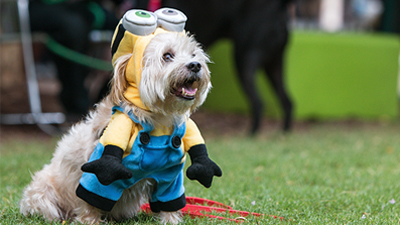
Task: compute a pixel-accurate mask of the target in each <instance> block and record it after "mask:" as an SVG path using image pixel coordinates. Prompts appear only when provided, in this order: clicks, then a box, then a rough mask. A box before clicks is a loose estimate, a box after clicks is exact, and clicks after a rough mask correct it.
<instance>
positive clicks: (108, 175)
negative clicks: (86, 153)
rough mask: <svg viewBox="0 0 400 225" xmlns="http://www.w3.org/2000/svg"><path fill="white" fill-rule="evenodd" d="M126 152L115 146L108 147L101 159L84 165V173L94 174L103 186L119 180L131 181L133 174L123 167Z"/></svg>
mask: <svg viewBox="0 0 400 225" xmlns="http://www.w3.org/2000/svg"><path fill="white" fill-rule="evenodd" d="M123 155H124V150H122V149H121V148H120V147H118V146H115V145H106V147H105V148H104V152H103V155H102V156H101V158H100V159H97V160H95V161H92V162H88V163H85V164H83V166H82V167H81V169H82V171H84V172H88V173H94V174H95V175H96V177H97V179H99V181H100V183H101V184H103V185H109V184H111V183H112V182H114V181H116V180H119V179H129V178H131V177H132V172H131V171H130V170H128V169H127V168H126V167H125V166H124V165H122V156H123Z"/></svg>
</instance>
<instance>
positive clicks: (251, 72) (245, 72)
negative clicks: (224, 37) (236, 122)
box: [235, 49, 263, 135]
mask: <svg viewBox="0 0 400 225" xmlns="http://www.w3.org/2000/svg"><path fill="white" fill-rule="evenodd" d="M261 56H262V55H261V52H260V51H258V50H247V51H245V52H244V51H240V50H238V49H235V64H236V68H237V70H238V75H239V79H240V84H241V85H242V88H243V90H244V92H245V94H246V96H247V99H248V101H249V102H250V106H251V110H252V116H253V121H252V126H251V130H250V132H251V134H252V135H254V134H255V133H256V132H257V131H258V130H259V129H260V123H261V118H262V111H263V104H262V102H261V98H260V95H259V93H258V91H257V86H256V84H255V76H256V70H257V69H258V66H259V62H260V60H261Z"/></svg>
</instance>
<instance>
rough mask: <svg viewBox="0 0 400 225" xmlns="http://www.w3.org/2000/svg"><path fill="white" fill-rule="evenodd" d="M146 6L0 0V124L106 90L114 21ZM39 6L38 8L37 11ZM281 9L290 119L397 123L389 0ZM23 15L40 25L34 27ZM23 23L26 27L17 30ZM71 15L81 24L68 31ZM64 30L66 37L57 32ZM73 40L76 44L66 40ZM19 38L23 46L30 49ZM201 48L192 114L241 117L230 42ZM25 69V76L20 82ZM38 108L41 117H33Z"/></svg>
mask: <svg viewBox="0 0 400 225" xmlns="http://www.w3.org/2000/svg"><path fill="white" fill-rule="evenodd" d="M266 1H267V0H266ZM150 2H152V3H154V4H156V5H157V4H161V3H160V1H150ZM55 5H58V7H55ZM33 6H36V8H33ZM49 6H51V7H49ZM146 6H147V7H150V5H149V1H135V0H121V1H107V0H103V1H71V2H70V0H66V1H62V0H61V1H57V0H53V1H51V0H43V1H42V0H34V1H24V0H20V1H17V0H2V1H1V8H0V10H1V11H0V16H1V26H0V40H1V43H0V44H1V61H0V67H1V68H0V69H1V70H0V72H1V74H0V76H1V77H0V78H1V80H0V81H1V82H0V91H1V93H0V94H1V96H0V107H1V108H0V111H1V117H2V118H1V121H2V124H3V125H5V124H35V123H41V124H63V123H65V122H68V121H71V122H73V121H77V120H79V118H80V117H81V115H83V114H85V112H86V111H87V110H88V109H90V108H91V106H92V105H93V104H94V103H95V102H97V101H98V100H99V99H100V98H101V97H102V96H104V93H106V91H107V87H106V85H105V84H106V83H107V82H108V80H109V78H110V76H111V65H110V63H109V62H110V47H109V46H110V42H111V38H112V33H113V29H114V27H115V26H116V23H117V22H118V20H119V19H120V18H121V16H122V15H123V13H124V12H125V11H126V10H128V9H130V8H138V7H139V8H146ZM24 7H25V8H24ZM46 7H48V10H49V11H48V12H46V11H41V10H44V9H46ZM35 10H36V11H35ZM57 10H60V11H57ZM65 11H67V12H70V11H73V12H74V15H75V14H77V13H79V15H80V16H78V19H76V20H73V19H68V18H71V17H69V15H70V14H68V13H65V15H64V14H63V13H64V12H65ZM49 12H53V14H54V15H52V14H48V13H49ZM28 13H30V16H28V17H27V14H28ZM287 13H288V16H289V22H288V27H289V31H290V37H289V42H288V45H287V48H286V55H285V63H284V68H285V86H286V87H287V89H288V92H289V93H290V95H291V97H292V101H293V103H294V105H295V107H294V111H293V117H294V121H309V120H313V121H314V120H316V121H324V120H348V119H356V120H368V121H377V120H378V121H381V120H385V121H394V120H398V118H399V104H398V103H399V86H400V83H399V79H398V77H399V50H400V39H399V34H400V2H399V1H398V0H293V1H290V2H289V4H288V5H287ZM24 15H25V18H24ZM35 15H47V16H48V17H49V18H53V19H49V18H46V17H41V18H35V17H34V16H35ZM26 17H27V18H26ZM64 17H65V18H64ZM56 18H60V19H56ZM61 18H64V19H61ZM32 19H33V20H35V21H40V22H39V24H41V25H43V24H50V25H49V26H38V25H35V23H34V22H33V21H32ZM40 19H41V20H40ZM189 19H190V17H189ZM65 20H67V21H68V22H65ZM24 21H25V22H27V23H28V25H30V27H28V29H26V30H25V31H24ZM73 21H75V22H73ZM79 21H84V22H82V24H85V27H83V28H82V27H81V28H79V27H76V26H75V25H77V24H80V22H79ZM61 24H64V25H61ZM71 24H72V25H71ZM62 26H66V27H69V28H70V29H67V30H65V29H60V27H62ZM25 28H26V27H25ZM60 30H62V31H60ZM63 32H64V33H63ZM66 34H75V36H74V35H73V36H74V37H71V38H67V36H68V37H69V35H66ZM76 34H80V35H76ZM76 40H81V42H78V43H81V44H80V45H83V46H77V45H74V44H71V43H74V41H76ZM24 43H25V44H27V45H29V46H33V48H32V51H31V52H30V51H29V47H26V45H25V47H24V45H23V44H24ZM78 45H79V44H78ZM27 49H28V50H27ZM207 52H208V53H209V54H210V56H211V60H212V61H213V62H214V63H213V64H210V70H211V72H212V82H213V86H214V88H213V89H212V91H211V93H210V95H209V97H208V99H207V101H206V103H205V104H204V106H203V107H202V109H201V112H208V113H217V114H221V115H244V116H248V115H249V105H248V103H247V100H246V98H245V96H244V93H243V91H242V90H241V88H240V86H239V84H238V81H237V78H236V75H235V74H236V71H235V67H234V64H233V62H234V60H233V48H232V42H231V41H230V40H227V39H221V40H219V41H218V42H216V43H214V44H212V45H211V46H209V48H208V49H207ZM27 55H32V56H33V58H32V59H29V57H27ZM66 64H67V65H69V66H66ZM76 65H78V66H77V68H75V69H73V67H75V66H76ZM65 71H69V72H68V73H67V75H63V72H64V74H65ZM71 71H79V72H71ZM71 73H72V74H81V75H79V76H73V75H71ZM262 73H263V72H262V71H259V72H258V73H257V85H258V86H257V88H258V90H259V91H260V92H261V93H262V98H263V102H264V103H265V105H266V107H265V108H266V110H265V117H266V118H268V119H269V120H271V121H275V120H278V121H279V120H281V115H282V109H281V107H280V105H279V103H278V101H277V98H276V95H275V93H274V92H273V91H272V90H271V89H272V88H271V85H270V84H269V81H268V80H266V79H265V76H263V75H262ZM27 74H33V76H28V78H27V76H26V75H27ZM68 74H70V75H68ZM36 82H37V83H36ZM36 87H37V88H36ZM39 96H40V98H37V97H39ZM71 96H75V97H71ZM70 97H71V98H72V100H71V99H70ZM38 99H39V100H38ZM77 99H78V100H77ZM82 99H83V100H82ZM38 105H39V107H37V106H38ZM76 105H80V106H79V107H76ZM42 112H44V114H43V116H37V113H42ZM207 115H208V114H207ZM200 117H201V116H200ZM203 117H207V116H203ZM203 117H201V118H203ZM201 118H200V119H201ZM50 132H51V131H50Z"/></svg>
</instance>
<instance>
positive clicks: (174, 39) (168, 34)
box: [111, 9, 211, 115]
mask: <svg viewBox="0 0 400 225" xmlns="http://www.w3.org/2000/svg"><path fill="white" fill-rule="evenodd" d="M138 15H139V16H140V15H142V16H143V17H146V18H152V17H154V19H155V20H154V21H153V22H155V24H156V25H155V26H156V27H154V28H153V29H154V30H152V29H150V28H149V26H148V25H146V26H145V27H144V28H143V29H142V27H138V26H137V23H138V22H137V21H133V20H134V19H137V18H135V17H137V16H138ZM171 15H172V16H175V18H172V19H171V18H170V16H171ZM132 17H133V18H132ZM165 17H166V18H165ZM176 17H178V18H176ZM139 19H142V18H139ZM168 19H169V20H168ZM132 21H133V22H132ZM171 21H172V22H171ZM182 21H183V25H182ZM185 21H186V17H185V16H184V15H183V14H182V13H181V12H179V11H177V10H173V9H161V10H158V11H156V12H155V14H152V13H150V12H147V11H143V10H132V11H128V12H127V13H126V14H125V16H124V18H123V19H122V22H121V23H120V25H119V26H118V28H117V30H116V32H115V34H114V40H113V46H112V51H113V63H114V66H115V70H114V77H113V85H112V92H111V94H112V98H113V99H114V103H115V104H120V103H122V102H124V101H125V102H126V103H128V104H132V105H134V106H137V107H139V108H141V109H144V110H147V111H151V112H155V113H162V114H164V115H170V114H186V113H191V112H193V111H194V110H195V109H196V108H197V107H199V106H200V105H201V104H203V102H204V100H205V99H206V97H207V94H208V92H209V90H210V88H211V82H210V72H209V70H208V67H207V63H208V62H209V59H208V57H207V55H206V54H205V53H204V51H203V50H202V49H201V47H200V45H199V44H198V43H197V42H196V41H195V39H194V38H193V36H190V35H188V34H187V33H185V32H184V31H183V26H184V22H185ZM134 22H135V23H134ZM139 22H141V21H139ZM145 22H146V23H148V24H152V23H153V22H152V21H150V22H149V21H145ZM132 24H133V25H134V26H131V25H132ZM138 28H140V29H138Z"/></svg>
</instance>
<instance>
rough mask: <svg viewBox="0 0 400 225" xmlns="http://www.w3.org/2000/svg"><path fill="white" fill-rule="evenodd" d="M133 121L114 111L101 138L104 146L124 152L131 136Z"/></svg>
mask: <svg viewBox="0 0 400 225" xmlns="http://www.w3.org/2000/svg"><path fill="white" fill-rule="evenodd" d="M132 126H133V121H132V120H131V119H130V118H129V116H127V115H125V114H124V113H122V112H120V111H116V112H115V113H114V115H113V116H112V117H111V121H110V123H109V125H108V127H107V129H106V131H105V132H104V134H103V136H102V140H101V142H102V143H103V145H104V146H107V145H113V146H116V147H119V148H120V149H122V150H123V151H125V150H126V149H127V147H128V144H129V140H130V138H131V136H132Z"/></svg>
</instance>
